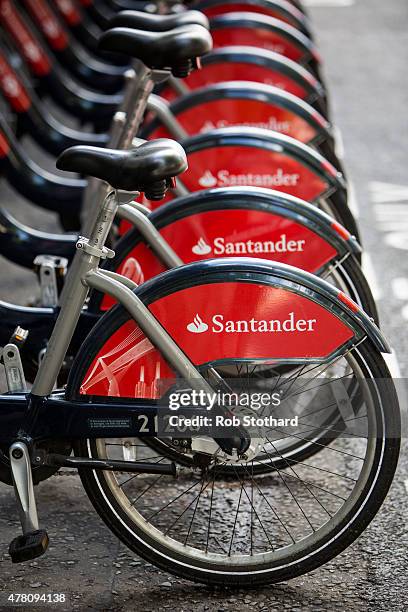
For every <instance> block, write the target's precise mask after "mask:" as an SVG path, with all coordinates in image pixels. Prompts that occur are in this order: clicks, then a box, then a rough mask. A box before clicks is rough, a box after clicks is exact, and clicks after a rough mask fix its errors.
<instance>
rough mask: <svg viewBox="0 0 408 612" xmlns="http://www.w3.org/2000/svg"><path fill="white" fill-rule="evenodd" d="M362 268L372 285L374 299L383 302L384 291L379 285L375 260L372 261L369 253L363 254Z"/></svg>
mask: <svg viewBox="0 0 408 612" xmlns="http://www.w3.org/2000/svg"><path fill="white" fill-rule="evenodd" d="M362 268H363V272H364V276H365V277H366V279H367V281H368V284H369V285H370V289H371V293H372V294H373V298H374V299H375V300H376V301H377V300H381V298H382V297H383V292H382V289H381V287H380V285H379V283H378V279H377V275H376V273H375V269H374V265H373V260H372V259H371V255H369V254H368V253H367V252H364V253H363V257H362Z"/></svg>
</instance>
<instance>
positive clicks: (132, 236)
mask: <svg viewBox="0 0 408 612" xmlns="http://www.w3.org/2000/svg"><path fill="white" fill-rule="evenodd" d="M149 220H150V221H151V223H152V224H153V225H154V227H155V228H156V229H157V230H159V231H160V234H161V235H162V237H163V238H164V239H165V240H166V242H167V243H168V244H169V246H170V247H171V248H172V250H173V251H174V252H175V253H176V254H177V255H178V257H180V259H181V260H182V261H183V262H184V263H191V262H193V261H200V260H202V259H204V258H205V259H207V258H210V257H226V256H228V257H236V256H237V255H238V256H242V255H249V254H251V256H253V257H260V256H262V257H263V258H265V259H268V260H271V261H281V262H283V263H287V264H290V265H293V266H297V267H299V268H301V269H302V270H306V271H308V272H313V273H315V274H319V273H320V272H321V271H322V269H323V268H326V267H327V266H328V265H329V264H330V262H334V261H338V260H343V259H344V258H346V257H347V256H349V255H352V256H355V257H357V258H358V257H359V255H360V251H361V249H360V247H359V245H358V243H357V242H356V240H355V238H354V237H352V236H351V235H350V234H349V233H348V232H347V231H346V230H345V228H343V227H342V226H340V225H339V224H337V223H336V222H334V221H333V219H332V218H331V217H329V216H328V215H326V214H325V213H323V212H322V211H320V210H319V209H317V208H316V207H315V206H312V205H308V204H306V203H305V202H303V201H301V200H298V199H297V198H294V197H291V196H288V195H287V194H280V193H278V192H270V191H268V190H266V189H261V188H252V187H251V188H245V187H231V188H229V189H210V190H208V191H202V192H199V193H196V194H192V195H189V196H186V197H183V198H178V199H177V200H175V201H174V202H171V203H169V204H166V205H165V206H162V207H160V208H158V209H157V210H156V211H154V212H153V213H151V214H150V215H149ZM115 252H116V257H115V258H114V259H110V260H106V261H105V262H104V264H103V268H104V269H107V270H112V271H115V272H118V273H119V274H122V275H123V276H126V277H127V278H130V279H131V280H133V281H134V282H136V283H137V284H140V283H142V282H144V281H146V280H148V279H150V278H152V277H153V276H156V275H157V274H160V273H161V272H163V271H164V270H166V269H168V266H167V265H165V263H163V262H162V261H161V259H160V255H159V254H155V252H154V248H153V249H152V248H151V247H149V246H148V245H147V242H146V241H145V240H144V239H143V237H142V235H141V233H140V232H139V230H138V229H136V228H134V229H133V230H130V231H129V232H128V233H127V234H125V235H124V236H123V237H122V238H121V239H120V240H119V242H118V243H117V245H116V246H115ZM113 303H114V301H113V300H112V298H111V297H110V296H108V295H102V294H101V293H99V292H95V291H93V292H92V293H91V296H90V302H89V310H90V311H91V312H99V311H100V310H103V311H104V310H107V309H108V308H110V307H111V306H112V305H113Z"/></svg>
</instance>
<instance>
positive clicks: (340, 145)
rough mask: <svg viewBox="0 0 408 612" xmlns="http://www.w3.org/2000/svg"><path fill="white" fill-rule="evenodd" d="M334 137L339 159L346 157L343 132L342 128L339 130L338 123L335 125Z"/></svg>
mask: <svg viewBox="0 0 408 612" xmlns="http://www.w3.org/2000/svg"><path fill="white" fill-rule="evenodd" d="M333 137H334V147H335V153H336V155H337V157H338V158H339V159H344V141H343V134H342V133H341V130H339V128H338V127H337V126H336V125H334V126H333Z"/></svg>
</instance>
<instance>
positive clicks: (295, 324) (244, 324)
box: [187, 312, 317, 334]
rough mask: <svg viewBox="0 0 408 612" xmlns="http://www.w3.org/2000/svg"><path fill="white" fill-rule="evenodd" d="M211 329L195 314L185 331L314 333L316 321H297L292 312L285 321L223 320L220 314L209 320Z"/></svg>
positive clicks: (195, 332)
mask: <svg viewBox="0 0 408 612" xmlns="http://www.w3.org/2000/svg"><path fill="white" fill-rule="evenodd" d="M211 323H212V326H211V328H210V327H209V325H208V324H207V323H204V321H203V320H202V319H201V317H200V316H199V315H198V314H196V316H195V317H194V319H193V322H192V323H189V324H188V325H187V330H188V331H189V332H191V333H193V334H202V333H204V332H206V331H208V330H210V331H211V332H212V333H214V334H221V333H222V332H224V333H226V334H249V333H261V334H262V333H267V334H270V333H282V332H283V333H293V332H300V333H307V332H314V331H315V325H316V323H317V319H298V318H297V317H296V314H295V313H294V312H290V313H289V314H288V316H287V318H286V319H283V320H282V319H270V320H266V319H255V318H253V319H249V320H239V321H238V320H235V321H234V320H232V319H225V317H224V315H222V314H215V315H213V317H212V319H211Z"/></svg>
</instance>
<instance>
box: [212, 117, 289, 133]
mask: <svg viewBox="0 0 408 612" xmlns="http://www.w3.org/2000/svg"><path fill="white" fill-rule="evenodd" d="M235 125H238V126H244V127H254V128H263V129H265V130H273V131H274V132H283V133H284V134H289V133H290V131H291V123H290V121H279V119H277V118H276V117H267V118H266V119H265V121H236V122H230V121H228V120H227V119H218V121H215V122H213V121H210V120H208V121H205V122H204V124H203V125H202V127H201V129H200V133H201V134H203V133H205V132H209V131H210V130H215V129H218V128H225V127H229V126H235Z"/></svg>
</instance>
